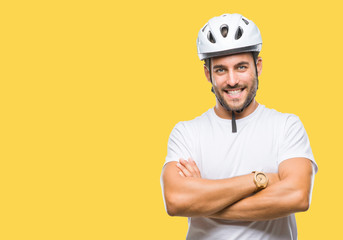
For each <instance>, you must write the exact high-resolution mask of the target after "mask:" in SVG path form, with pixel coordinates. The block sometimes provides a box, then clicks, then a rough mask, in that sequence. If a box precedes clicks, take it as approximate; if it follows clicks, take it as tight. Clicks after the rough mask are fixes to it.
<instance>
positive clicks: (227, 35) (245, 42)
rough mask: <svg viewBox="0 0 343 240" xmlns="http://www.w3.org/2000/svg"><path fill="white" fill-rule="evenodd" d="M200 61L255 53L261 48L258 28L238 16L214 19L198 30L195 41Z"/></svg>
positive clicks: (223, 16) (229, 15) (230, 15)
mask: <svg viewBox="0 0 343 240" xmlns="http://www.w3.org/2000/svg"><path fill="white" fill-rule="evenodd" d="M197 48H198V56H199V58H200V60H204V59H207V58H211V57H218V56H225V55H231V54H236V53H242V52H257V53H259V52H260V51H261V48H262V37H261V34H260V30H259V29H258V27H257V26H256V25H255V24H254V23H253V22H252V21H250V20H248V19H247V18H245V17H243V16H242V15H240V14H223V15H221V16H219V17H214V18H212V19H210V20H209V21H208V23H206V24H205V26H204V27H203V28H202V29H200V31H199V34H198V39H197Z"/></svg>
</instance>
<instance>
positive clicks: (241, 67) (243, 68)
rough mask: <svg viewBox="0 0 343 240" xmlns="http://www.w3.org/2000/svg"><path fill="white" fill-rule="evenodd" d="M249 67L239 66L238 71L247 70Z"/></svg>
mask: <svg viewBox="0 0 343 240" xmlns="http://www.w3.org/2000/svg"><path fill="white" fill-rule="evenodd" d="M247 68H248V67H247V66H244V65H241V66H238V70H245V69H247Z"/></svg>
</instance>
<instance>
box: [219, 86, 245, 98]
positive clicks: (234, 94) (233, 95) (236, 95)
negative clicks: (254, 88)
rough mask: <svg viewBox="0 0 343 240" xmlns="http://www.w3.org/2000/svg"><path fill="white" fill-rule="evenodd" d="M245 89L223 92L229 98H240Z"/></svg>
mask: <svg viewBox="0 0 343 240" xmlns="http://www.w3.org/2000/svg"><path fill="white" fill-rule="evenodd" d="M244 89H245V88H236V89H225V90H223V91H224V92H225V93H226V95H227V96H229V97H230V98H239V97H240V96H241V95H242V93H243V91H244Z"/></svg>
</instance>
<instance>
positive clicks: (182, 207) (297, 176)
mask: <svg viewBox="0 0 343 240" xmlns="http://www.w3.org/2000/svg"><path fill="white" fill-rule="evenodd" d="M267 176H268V178H269V180H270V182H269V184H268V187H267V188H266V189H263V190H261V191H260V192H258V193H256V194H254V192H255V190H256V186H255V184H254V183H253V174H247V175H243V176H238V177H234V178H228V179H220V180H209V179H203V178H201V175H200V171H199V169H198V167H197V166H196V164H195V162H194V161H192V160H191V159H189V161H186V160H183V159H180V162H179V163H177V162H170V163H168V164H166V165H165V167H164V169H163V171H162V176H161V181H162V189H163V194H164V200H165V206H166V209H167V212H168V214H169V215H171V216H187V217H194V216H206V217H211V218H219V219H230V220H243V221H258V220H268V219H274V218H279V217H283V216H287V215H289V214H291V213H294V212H300V211H306V210H307V209H308V208H309V205H310V199H311V191H312V185H313V178H314V170H313V166H312V163H311V161H310V160H308V159H306V158H293V159H288V160H285V161H284V162H282V163H281V164H280V166H279V172H278V174H272V173H269V174H268V173H267Z"/></svg>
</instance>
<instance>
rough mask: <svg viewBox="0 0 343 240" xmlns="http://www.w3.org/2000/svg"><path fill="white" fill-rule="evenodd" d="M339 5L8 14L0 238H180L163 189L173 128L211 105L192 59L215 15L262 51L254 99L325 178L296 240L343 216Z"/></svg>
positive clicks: (334, 232) (29, 9)
mask: <svg viewBox="0 0 343 240" xmlns="http://www.w3.org/2000/svg"><path fill="white" fill-rule="evenodd" d="M341 9H342V7H341V5H340V4H339V1H333V0H327V1H320V3H315V2H313V1H294V0H292V1H283V2H281V1H248V0H247V1H208V0H206V1H199V0H198V1H193V0H192V1H180V0H175V1H169V2H165V1H152V0H148V1H121V2H118V1H2V2H1V3H0V36H1V38H0V83H1V85H0V114H1V118H0V119H1V120H0V121H1V124H0V139H1V142H0V163H1V165H0V239H4V240H7V239H35V240H38V239H184V238H185V235H186V231H187V220H186V219H185V218H179V217H174V218H172V217H169V216H168V215H167V214H166V213H165V211H164V206H163V201H162V194H161V189H160V182H159V181H160V180H159V178H160V173H161V168H162V165H163V162H164V158H165V155H166V148H167V140H168V136H169V134H170V131H171V130H172V128H173V127H174V125H175V124H176V123H177V122H179V121H181V120H189V119H192V118H194V117H196V116H198V115H200V114H201V113H203V112H205V111H206V110H207V109H209V108H210V107H212V106H213V105H214V103H215V101H214V96H213V94H212V93H211V92H210V85H209V84H208V83H207V82H206V79H205V77H204V76H203V69H202V63H201V62H200V61H199V59H198V57H197V54H196V45H195V43H196V37H197V32H198V30H199V29H200V28H201V27H202V26H203V25H204V24H205V23H206V22H207V20H208V19H209V18H211V17H213V16H217V15H221V14H223V13H226V12H227V13H236V12H237V13H241V14H243V15H244V16H246V17H247V18H248V19H251V20H253V21H254V22H255V23H256V24H257V25H258V26H259V28H260V30H261V33H262V38H263V48H262V52H261V56H262V57H263V60H264V62H263V63H264V69H263V73H262V76H261V77H260V88H259V90H258V93H257V94H258V95H257V100H258V101H259V102H260V103H262V104H264V105H266V106H267V107H269V108H275V109H277V110H278V111H281V112H289V113H294V114H296V115H298V116H299V117H300V118H301V120H302V122H303V123H304V125H305V128H306V130H307V132H308V135H309V137H310V141H311V145H312V149H313V153H314V155H315V158H316V160H317V163H318V165H319V173H318V174H317V176H316V180H315V189H314V193H313V200H312V205H311V208H310V210H309V211H308V212H306V213H301V214H297V219H298V230H299V239H301V240H303V239H337V236H340V235H341V229H340V227H341V223H340V218H341V216H342V215H343V210H342V207H341V205H342V202H343V199H342V194H341V186H342V183H341V182H342V167H343V163H342V154H341V149H342V147H340V145H341V142H342V140H341V137H342V136H343V131H342V120H343V119H342V114H341V110H342V107H341V103H342V93H341V91H342V87H343V85H342V82H343V81H342V74H341V71H342V56H343V51H342V42H343V39H342V35H341V34H340V33H341V30H342V27H341V26H342V20H341V15H342V13H341Z"/></svg>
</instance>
